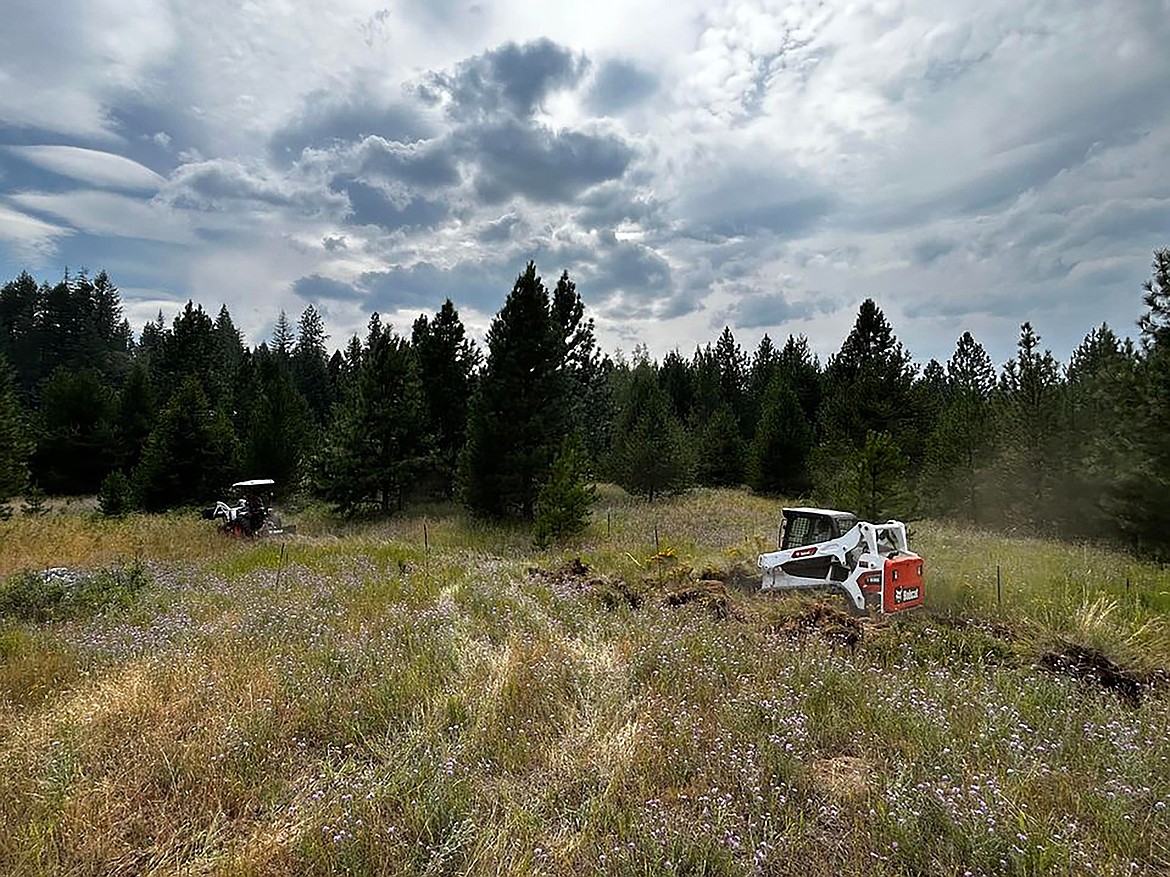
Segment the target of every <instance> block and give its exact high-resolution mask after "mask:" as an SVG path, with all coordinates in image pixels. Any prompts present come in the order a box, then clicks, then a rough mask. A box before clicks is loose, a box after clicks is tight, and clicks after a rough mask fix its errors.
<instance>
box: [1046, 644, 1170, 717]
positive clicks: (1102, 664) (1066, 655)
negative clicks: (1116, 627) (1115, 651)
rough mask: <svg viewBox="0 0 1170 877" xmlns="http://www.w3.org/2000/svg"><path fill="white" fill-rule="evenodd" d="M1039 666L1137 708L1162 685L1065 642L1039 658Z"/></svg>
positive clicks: (1085, 649)
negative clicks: (1115, 696) (1108, 692)
mask: <svg viewBox="0 0 1170 877" xmlns="http://www.w3.org/2000/svg"><path fill="white" fill-rule="evenodd" d="M1040 666H1041V667H1043V668H1044V669H1045V670H1049V671H1051V672H1053V673H1060V674H1063V675H1065V676H1072V677H1073V678H1074V679H1079V680H1081V681H1082V682H1086V683H1089V684H1092V685H1096V686H1098V687H1100V688H1103V689H1105V690H1106V691H1112V692H1115V693H1116V694H1117V695H1118V696H1119V697H1120V698H1121V699H1122V700H1124V701H1125V702H1126V703H1129V704H1131V705H1133V706H1138V705H1139V704H1140V703H1141V702H1142V700H1143V699H1144V698H1145V697H1146V696H1147V695H1148V694H1150V693H1151V692H1152V691H1153V689H1154V688H1155V687H1157V683H1158V682H1160V681H1163V680H1160V679H1159V678H1157V677H1156V676H1155V674H1151V673H1142V672H1138V671H1135V670H1130V669H1128V668H1126V667H1123V666H1121V665H1120V664H1118V663H1117V662H1116V661H1114V660H1113V659H1112V658H1110V657H1109V656H1108V655H1105V654H1104V653H1102V652H1100V651H1099V650H1097V649H1093V648H1089V647H1088V646H1082V645H1078V644H1077V643H1069V642H1066V643H1062V644H1061V645H1060V646H1058V647H1056V648H1053V649H1049V650H1048V651H1046V652H1044V653H1043V654H1042V655H1040Z"/></svg>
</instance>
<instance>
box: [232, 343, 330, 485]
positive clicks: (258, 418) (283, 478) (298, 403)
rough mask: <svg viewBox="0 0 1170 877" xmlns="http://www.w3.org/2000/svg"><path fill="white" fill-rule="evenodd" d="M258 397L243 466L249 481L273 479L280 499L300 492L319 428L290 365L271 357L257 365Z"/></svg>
mask: <svg viewBox="0 0 1170 877" xmlns="http://www.w3.org/2000/svg"><path fill="white" fill-rule="evenodd" d="M256 379H257V390H258V392H257V397H256V401H255V404H254V405H253V406H252V407H251V410H250V414H249V417H248V418H247V424H248V426H247V430H246V432H245V434H244V436H243V439H244V442H243V444H244V447H243V465H244V469H245V471H247V472H248V473H249V475H248V477H249V478H271V479H273V480H274V481H275V482H276V492H277V493H278V494H279V495H283V494H288V493H291V492H294V491H296V490H297V488H298V487H299V485H300V482H301V476H302V474H303V465H304V461H305V459H306V457H307V455H308V452H309V451H310V450H311V448H312V446H313V443H314V441H315V438H316V425H315V424H314V422H313V416H312V413H311V412H310V410H309V406H308V403H307V402H306V401H305V399H304V397H303V396H302V395H301V394H300V393H299V392H298V391H297V388H296V387H295V386H294V385H293V380H292V376H291V374H290V372H289V366H288V363H287V362H286V361H284V360H282V359H280V358H279V357H277V356H275V355H273V354H271V353H270V354H268V355H267V356H264V357H261V358H259V360H258V361H257V363H256Z"/></svg>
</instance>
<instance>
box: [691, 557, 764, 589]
mask: <svg viewBox="0 0 1170 877" xmlns="http://www.w3.org/2000/svg"><path fill="white" fill-rule="evenodd" d="M699 579H700V580H701V581H708V582H721V583H722V584H724V585H726V586H727V587H728V588H734V589H735V590H737V591H743V592H744V593H748V594H752V593H755V592H756V591H758V590H759V588H760V571H759V570H758V569H756V568H755V567H751V566H748V565H747V564H746V563H734V564H732V565H731V566H729V567H726V568H722V567H715V566H708V567H704V568H703V570H702V571H701V572H700V573H699Z"/></svg>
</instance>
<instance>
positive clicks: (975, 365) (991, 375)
mask: <svg viewBox="0 0 1170 877" xmlns="http://www.w3.org/2000/svg"><path fill="white" fill-rule="evenodd" d="M947 384H948V385H949V386H950V387H951V388H953V389H955V390H958V391H960V392H964V393H967V394H969V395H972V396H974V397H976V398H979V399H984V400H986V399H990V398H991V393H992V391H993V390H995V366H994V365H992V364H991V357H990V356H988V355H987V351H986V350H984V349H983V345H982V344H980V343H979V342H978V341H976V340H975V338H974V337H973V336H972V335H971V333H970V332H964V333H963V334H962V335H960V336H959V340H958V341H957V342H955V352H954V353H953V354H951V358H950V359H948V360H947Z"/></svg>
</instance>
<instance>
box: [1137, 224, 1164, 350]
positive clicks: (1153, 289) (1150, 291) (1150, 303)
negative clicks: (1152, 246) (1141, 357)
mask: <svg viewBox="0 0 1170 877" xmlns="http://www.w3.org/2000/svg"><path fill="white" fill-rule="evenodd" d="M1153 271H1154V275H1153V277H1151V278H1150V279H1149V280H1147V281H1146V282H1145V283H1143V284H1142V289H1143V290H1145V295H1144V296H1143V297H1142V300H1143V301H1144V302H1145V305H1146V308H1148V310H1147V311H1146V312H1145V313H1144V314H1142V316H1141V319H1139V320H1138V327H1139V328H1140V329H1141V330H1142V340H1143V341H1145V343H1146V344H1147V345H1149V346H1166V345H1170V247H1166V248H1164V249H1161V250H1155V251H1154V264H1153Z"/></svg>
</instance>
